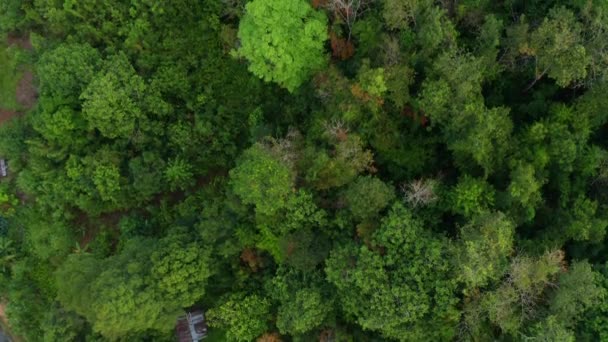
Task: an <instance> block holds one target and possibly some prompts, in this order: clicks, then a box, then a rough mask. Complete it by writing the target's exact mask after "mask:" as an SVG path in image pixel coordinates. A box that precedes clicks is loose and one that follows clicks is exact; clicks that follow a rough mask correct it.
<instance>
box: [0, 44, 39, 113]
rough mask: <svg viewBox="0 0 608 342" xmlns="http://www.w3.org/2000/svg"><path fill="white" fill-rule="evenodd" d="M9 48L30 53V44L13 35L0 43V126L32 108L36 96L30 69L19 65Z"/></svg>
mask: <svg viewBox="0 0 608 342" xmlns="http://www.w3.org/2000/svg"><path fill="white" fill-rule="evenodd" d="M10 47H17V48H19V49H22V50H25V51H30V50H31V49H32V44H31V42H30V39H29V36H18V35H15V34H9V35H8V36H7V37H6V39H3V41H1V42H0V124H2V123H3V122H5V121H7V120H9V119H11V118H12V117H14V116H17V115H20V114H22V113H23V112H25V111H27V110H29V109H31V108H32V107H34V105H35V104H36V99H37V96H38V92H37V90H36V87H35V86H34V74H33V73H32V71H31V70H30V67H29V66H28V65H20V64H19V61H18V59H17V58H16V56H15V53H14V52H13V51H11V49H9V48H10Z"/></svg>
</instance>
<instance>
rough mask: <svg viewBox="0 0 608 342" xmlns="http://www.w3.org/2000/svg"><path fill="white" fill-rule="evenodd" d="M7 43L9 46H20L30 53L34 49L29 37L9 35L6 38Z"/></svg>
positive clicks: (15, 34)
mask: <svg viewBox="0 0 608 342" xmlns="http://www.w3.org/2000/svg"><path fill="white" fill-rule="evenodd" d="M6 43H7V44H8V46H18V47H20V48H22V49H24V50H28V51H29V50H32V48H33V46H32V42H31V41H30V37H29V35H27V36H22V35H19V34H17V33H9V34H8V37H6Z"/></svg>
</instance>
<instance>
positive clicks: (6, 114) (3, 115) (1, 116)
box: [0, 109, 19, 124]
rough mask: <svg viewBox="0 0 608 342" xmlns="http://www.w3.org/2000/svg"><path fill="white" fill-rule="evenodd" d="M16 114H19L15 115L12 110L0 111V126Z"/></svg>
mask: <svg viewBox="0 0 608 342" xmlns="http://www.w3.org/2000/svg"><path fill="white" fill-rule="evenodd" d="M17 114H19V113H17V112H16V111H14V110H8V109H0V124H2V123H3V122H4V121H6V120H9V119H10V118H12V117H13V116H15V115H17Z"/></svg>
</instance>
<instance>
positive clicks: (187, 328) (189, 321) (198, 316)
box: [175, 310, 207, 342]
mask: <svg viewBox="0 0 608 342" xmlns="http://www.w3.org/2000/svg"><path fill="white" fill-rule="evenodd" d="M175 333H176V335H177V341H178V342H199V341H201V340H202V339H204V338H205V337H207V323H206V322H205V314H204V313H203V311H202V310H191V311H188V312H187V313H186V315H185V316H182V317H180V318H179V319H178V320H177V324H176V325H175Z"/></svg>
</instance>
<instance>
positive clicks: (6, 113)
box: [0, 33, 38, 124]
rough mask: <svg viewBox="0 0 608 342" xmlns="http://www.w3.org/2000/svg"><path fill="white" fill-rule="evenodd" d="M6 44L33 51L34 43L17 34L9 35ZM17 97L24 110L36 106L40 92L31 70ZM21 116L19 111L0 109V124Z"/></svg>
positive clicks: (21, 80)
mask: <svg viewBox="0 0 608 342" xmlns="http://www.w3.org/2000/svg"><path fill="white" fill-rule="evenodd" d="M6 42H7V44H8V45H9V46H17V47H19V48H21V49H25V50H32V43H31V42H30V38H29V35H28V36H21V35H18V34H16V33H9V34H8V37H7V38H6ZM15 95H16V97H17V103H18V104H19V106H21V107H22V109H24V110H28V109H31V108H32V107H33V106H34V105H35V104H36V99H37V97H38V91H37V90H36V88H35V87H34V74H33V73H32V71H31V70H25V72H24V73H23V75H22V76H21V79H20V80H19V82H18V83H17V87H16V89H15ZM19 114H21V113H20V112H19V111H14V110H8V109H2V108H0V124H2V123H3V122H4V121H7V120H9V119H11V118H12V117H14V116H17V115H19Z"/></svg>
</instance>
